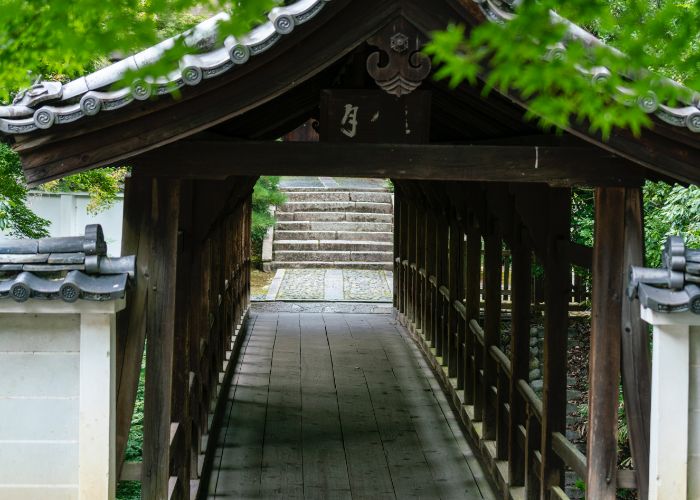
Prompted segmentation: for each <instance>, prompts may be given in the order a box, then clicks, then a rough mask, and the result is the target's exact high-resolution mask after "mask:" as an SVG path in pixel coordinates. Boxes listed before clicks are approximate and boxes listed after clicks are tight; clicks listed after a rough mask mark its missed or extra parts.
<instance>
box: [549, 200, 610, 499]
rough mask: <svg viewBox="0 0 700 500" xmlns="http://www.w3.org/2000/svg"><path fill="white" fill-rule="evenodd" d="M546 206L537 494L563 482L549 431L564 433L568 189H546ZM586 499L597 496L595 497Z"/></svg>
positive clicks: (567, 302)
mask: <svg viewBox="0 0 700 500" xmlns="http://www.w3.org/2000/svg"><path fill="white" fill-rule="evenodd" d="M548 193H549V197H548V198H549V200H548V206H547V213H548V219H549V220H548V227H547V246H546V256H545V260H544V278H545V283H544V285H545V290H544V294H545V318H544V377H543V378H544V380H543V382H544V384H543V391H542V406H543V415H542V436H541V439H542V446H541V453H542V474H541V477H542V482H541V493H540V494H541V497H542V498H545V497H546V496H547V494H546V492H547V491H548V490H549V488H550V487H552V486H556V485H563V482H564V467H563V463H562V461H561V459H559V457H558V456H557V455H556V453H554V450H553V449H552V433H553V432H561V433H562V434H564V433H565V432H566V350H567V333H568V326H569V295H570V293H569V292H570V290H571V262H570V260H569V255H568V247H569V239H570V235H569V233H570V228H571V190H570V189H568V188H550V189H549V190H548ZM590 498H597V497H595V496H593V497H590Z"/></svg>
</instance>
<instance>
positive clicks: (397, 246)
mask: <svg viewBox="0 0 700 500" xmlns="http://www.w3.org/2000/svg"><path fill="white" fill-rule="evenodd" d="M394 186H395V187H396V188H398V189H396V190H395V192H394V294H393V295H394V298H393V300H394V309H395V310H396V311H397V312H401V297H402V289H403V280H402V277H401V259H402V258H403V256H402V253H401V251H402V249H403V247H402V241H401V239H402V237H403V234H402V232H401V227H402V224H403V222H402V221H403V195H402V193H401V189H400V188H399V186H400V184H398V182H397V183H395V184H394Z"/></svg>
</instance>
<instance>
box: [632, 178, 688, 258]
mask: <svg viewBox="0 0 700 500" xmlns="http://www.w3.org/2000/svg"><path fill="white" fill-rule="evenodd" d="M669 235H681V236H683V238H684V239H685V242H686V244H687V245H688V246H690V247H693V248H700V188H699V187H698V186H689V187H687V188H686V187H683V186H680V185H677V184H676V185H669V184H666V183H664V182H647V183H646V184H645V185H644V239H645V244H646V265H647V266H650V267H658V266H659V265H660V264H661V251H662V250H663V245H664V243H665V242H666V237H667V236H669Z"/></svg>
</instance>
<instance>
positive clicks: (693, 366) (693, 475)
mask: <svg viewBox="0 0 700 500" xmlns="http://www.w3.org/2000/svg"><path fill="white" fill-rule="evenodd" d="M689 382H690V383H689V386H688V390H689V393H690V394H689V396H690V397H689V401H688V498H691V499H700V327H698V326H694V327H691V329H690V380H689Z"/></svg>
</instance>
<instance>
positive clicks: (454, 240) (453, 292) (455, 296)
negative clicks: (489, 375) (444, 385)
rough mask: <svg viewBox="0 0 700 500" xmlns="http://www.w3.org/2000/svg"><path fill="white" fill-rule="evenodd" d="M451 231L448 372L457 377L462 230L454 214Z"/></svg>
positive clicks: (459, 363) (449, 250) (448, 278)
mask: <svg viewBox="0 0 700 500" xmlns="http://www.w3.org/2000/svg"><path fill="white" fill-rule="evenodd" d="M449 231H450V232H449V235H450V236H449V243H448V247H447V251H448V267H449V271H448V277H447V288H449V290H450V300H449V301H448V304H447V332H448V333H447V335H448V337H447V345H448V348H447V353H448V354H447V373H448V374H449V376H450V377H455V376H457V374H458V373H459V371H458V368H459V366H460V365H461V361H459V353H460V352H461V349H460V347H459V345H460V338H459V334H458V327H457V318H458V317H459V314H458V313H457V310H456V309H455V307H454V304H453V303H454V301H456V300H459V298H460V296H461V294H460V291H459V288H460V287H461V279H460V275H461V269H460V266H461V262H460V254H461V253H462V246H461V243H462V242H461V237H462V231H461V229H460V228H459V222H458V221H457V218H456V217H455V216H454V214H453V216H452V217H451V218H450V226H449ZM458 384H459V383H458Z"/></svg>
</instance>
